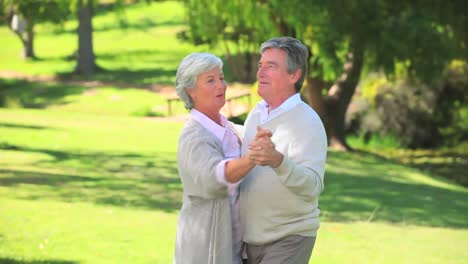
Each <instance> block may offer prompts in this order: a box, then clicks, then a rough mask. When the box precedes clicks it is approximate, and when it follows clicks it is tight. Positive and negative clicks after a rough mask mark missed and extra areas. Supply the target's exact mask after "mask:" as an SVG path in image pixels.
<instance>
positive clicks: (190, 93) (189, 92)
mask: <svg viewBox="0 0 468 264" xmlns="http://www.w3.org/2000/svg"><path fill="white" fill-rule="evenodd" d="M185 92H186V93H187V94H188V95H189V96H190V98H192V100H193V98H194V97H195V95H196V93H195V89H194V88H192V89H187V88H186V89H185Z"/></svg>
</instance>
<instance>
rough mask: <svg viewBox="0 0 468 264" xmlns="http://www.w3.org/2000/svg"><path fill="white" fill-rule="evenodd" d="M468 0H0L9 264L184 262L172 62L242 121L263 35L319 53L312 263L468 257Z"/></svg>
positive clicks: (312, 71) (312, 99)
mask: <svg viewBox="0 0 468 264" xmlns="http://www.w3.org/2000/svg"><path fill="white" fill-rule="evenodd" d="M466 10H468V3H467V2H466V1H463V0H450V1H420V0H415V1H403V0H401V1H400V0H392V1H388V0H373V1H367V0H362V1H343V0H332V1H317V0H306V1H303V0H302V1H299V0H291V1H278V0H259V1H248V0H229V1H220V0H211V1H207V0H186V1H151V0H146V1H138V0H133V1H130V0H41V1H39V0H0V18H1V20H0V263H57V264H58V263H172V254H173V244H174V239H175V227H176V223H177V215H178V210H179V208H180V205H181V200H182V187H181V183H180V180H179V178H178V174H177V163H176V152H177V139H178V134H179V131H180V130H181V128H182V126H183V121H184V120H185V117H186V116H187V111H186V110H185V109H184V107H183V104H182V103H181V102H180V101H179V100H178V99H177V96H176V94H175V88H174V83H175V73H176V69H177V66H178V63H179V62H180V61H181V60H182V58H183V57H185V56H186V55H187V54H189V53H191V52H212V53H215V54H216V55H218V56H220V57H221V58H222V59H223V62H224V72H225V75H226V80H227V81H228V95H227V103H226V105H225V107H224V109H223V113H224V114H225V115H226V116H228V117H229V118H230V119H231V120H232V121H233V122H236V123H238V124H243V122H244V120H245V118H246V114H247V113H248V111H249V110H250V109H251V108H252V107H253V105H254V104H256V103H257V102H258V101H259V100H260V99H261V98H260V97H259V96H258V95H257V92H256V89H257V85H256V76H255V74H256V69H257V62H258V59H259V51H258V48H259V46H260V44H261V43H262V42H264V41H266V40H267V39H269V38H271V37H275V36H291V37H295V38H297V39H299V40H301V41H302V42H303V43H304V44H305V45H306V46H307V47H308V49H309V53H310V55H309V58H308V62H309V73H308V75H307V78H306V82H305V84H304V87H303V88H302V91H301V96H302V98H303V100H304V101H306V102H307V103H308V104H309V105H311V106H312V107H313V108H314V109H315V110H316V111H317V112H318V113H319V115H320V117H321V118H322V121H323V122H324V124H325V127H326V130H327V135H328V137H329V154H328V159H327V171H326V176H325V177H326V178H325V184H326V188H325V191H324V193H323V194H322V196H321V202H320V207H321V219H322V227H321V229H320V230H319V235H318V240H317V244H316V248H315V249H314V253H313V256H312V258H311V261H310V263H369V264H370V263H392V264H393V263H468V252H467V251H466V249H465V248H466V245H467V244H468V216H467V213H466V212H468V203H467V201H468V199H467V198H468V188H467V187H468V101H467V100H468V64H467V62H468V47H467V45H468V30H467V28H468V27H467V26H468V16H467V13H466Z"/></svg>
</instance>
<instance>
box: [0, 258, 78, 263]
mask: <svg viewBox="0 0 468 264" xmlns="http://www.w3.org/2000/svg"><path fill="white" fill-rule="evenodd" d="M0 263H1V264H19V263H21V264H78V263H80V262H79V261H69V260H55V259H47V260H17V259H13V258H2V257H0Z"/></svg>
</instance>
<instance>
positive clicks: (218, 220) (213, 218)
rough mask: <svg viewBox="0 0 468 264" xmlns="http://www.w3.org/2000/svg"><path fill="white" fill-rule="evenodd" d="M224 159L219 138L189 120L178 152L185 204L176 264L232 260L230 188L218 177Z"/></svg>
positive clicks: (180, 219) (179, 226) (178, 236)
mask: <svg viewBox="0 0 468 264" xmlns="http://www.w3.org/2000/svg"><path fill="white" fill-rule="evenodd" d="M223 159H224V153H223V150H222V146H221V143H220V142H219V140H218V139H217V138H216V137H215V136H214V135H213V134H212V133H210V132H209V131H208V130H207V129H205V128H204V127H203V126H202V125H201V124H200V123H198V122H197V121H195V120H193V119H190V120H188V121H187V123H186V124H185V126H184V128H183V130H182V132H181V135H180V137H179V147H178V153H177V162H178V168H179V176H180V178H181V181H182V186H183V203H182V208H181V211H180V215H179V222H178V225H177V237H176V243H175V255H174V263H177V264H187V263H194V264H205V263H209V264H211V263H216V264H223V263H232V230H231V228H232V227H231V211H230V207H229V198H228V189H227V186H226V185H223V184H221V183H219V182H218V181H217V179H216V165H217V164H218V163H219V162H220V161H221V160H223Z"/></svg>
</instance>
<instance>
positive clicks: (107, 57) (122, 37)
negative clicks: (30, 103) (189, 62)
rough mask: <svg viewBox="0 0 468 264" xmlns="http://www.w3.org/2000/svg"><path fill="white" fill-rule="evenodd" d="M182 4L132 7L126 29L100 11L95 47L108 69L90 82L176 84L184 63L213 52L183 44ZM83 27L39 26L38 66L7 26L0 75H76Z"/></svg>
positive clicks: (127, 13) (1, 29) (111, 15)
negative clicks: (24, 57)
mask: <svg viewBox="0 0 468 264" xmlns="http://www.w3.org/2000/svg"><path fill="white" fill-rule="evenodd" d="M184 10H185V9H184V8H183V5H182V3H181V2H177V1H164V2H158V3H152V4H147V3H145V2H143V3H138V4H134V5H130V6H129V7H126V8H125V10H124V15H123V16H121V18H122V19H124V21H125V22H124V23H121V22H119V18H118V16H117V12H115V11H105V12H104V11H102V10H100V9H99V8H98V9H97V12H96V15H95V17H94V19H93V26H94V33H93V45H94V51H95V54H96V58H97V59H96V62H97V64H98V65H99V66H101V67H103V68H105V69H106V71H105V72H103V73H98V74H95V75H94V76H90V77H89V78H90V79H93V80H101V81H112V82H116V81H118V82H126V83H132V84H139V85H151V84H155V83H158V84H173V83H174V81H175V71H176V68H177V65H178V63H179V62H180V60H181V59H182V58H183V57H185V56H186V55H187V54H188V53H190V52H194V51H208V50H210V51H212V52H216V50H213V49H211V48H208V47H207V46H203V45H202V46H197V47H195V46H193V45H191V44H189V43H183V42H181V41H179V40H178V39H177V37H176V33H177V32H179V31H181V30H183V29H184V28H185V24H184V12H185V11H184ZM76 28H77V21H76V20H75V19H72V20H70V21H67V22H66V23H64V25H62V26H57V25H51V24H39V25H37V26H36V39H35V43H34V45H35V51H36V55H37V56H38V57H39V60H37V61H23V60H21V59H20V58H21V50H22V46H21V42H20V40H19V38H18V37H17V36H15V35H14V34H13V33H12V32H11V31H10V30H9V29H7V28H6V27H5V26H2V27H0V39H1V43H0V47H1V49H0V58H2V59H1V60H0V71H17V72H21V73H26V74H30V75H58V76H61V75H63V74H68V73H70V72H71V71H73V69H74V67H75V65H76V62H75V60H73V59H70V58H69V57H70V56H71V55H72V54H73V53H74V52H75V51H76V50H77V45H78V39H77V35H76Z"/></svg>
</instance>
